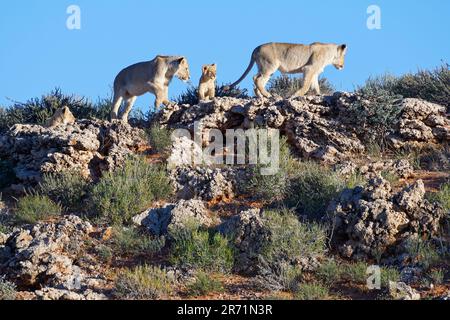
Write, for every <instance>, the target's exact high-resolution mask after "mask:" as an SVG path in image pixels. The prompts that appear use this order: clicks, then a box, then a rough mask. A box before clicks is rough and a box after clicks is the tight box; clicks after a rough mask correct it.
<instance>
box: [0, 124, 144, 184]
mask: <svg viewBox="0 0 450 320" xmlns="http://www.w3.org/2000/svg"><path fill="white" fill-rule="evenodd" d="M146 148H147V142H146V140H145V133H144V131H142V130H140V129H136V128H132V127H131V126H129V125H127V124H124V123H122V122H120V121H115V122H112V123H110V122H107V121H94V120H81V121H77V122H76V123H74V124H65V125H60V126H57V127H54V128H44V127H42V126H39V125H15V126H14V127H12V128H11V130H10V131H8V132H7V133H6V134H5V135H3V136H0V156H1V157H2V158H8V159H10V160H11V161H12V162H13V163H14V171H15V173H16V176H17V177H18V179H19V180H21V181H22V182H37V181H39V180H40V178H41V175H42V174H43V173H58V172H65V171H71V172H77V173H79V174H81V175H83V176H84V177H86V178H91V179H96V178H97V177H98V176H99V175H100V172H101V171H103V170H107V171H112V170H114V169H115V168H116V167H118V166H121V165H122V164H123V162H124V161H125V159H126V158H127V157H128V156H129V155H130V153H133V152H138V151H142V150H143V149H146Z"/></svg>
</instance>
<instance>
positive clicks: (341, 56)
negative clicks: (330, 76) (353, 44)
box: [333, 44, 347, 70]
mask: <svg viewBox="0 0 450 320" xmlns="http://www.w3.org/2000/svg"><path fill="white" fill-rule="evenodd" d="M346 53H347V45H346V44H343V45H340V46H338V48H337V52H336V56H335V57H334V60H333V66H334V67H335V68H336V69H338V70H342V69H344V66H345V54H346Z"/></svg>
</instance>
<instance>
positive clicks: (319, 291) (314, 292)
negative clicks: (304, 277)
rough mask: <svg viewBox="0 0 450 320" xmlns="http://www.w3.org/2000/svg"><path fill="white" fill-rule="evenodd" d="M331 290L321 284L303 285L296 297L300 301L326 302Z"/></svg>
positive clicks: (298, 289)
mask: <svg viewBox="0 0 450 320" xmlns="http://www.w3.org/2000/svg"><path fill="white" fill-rule="evenodd" d="M328 296H329V289H328V288H327V287H325V286H324V285H322V284H320V283H316V282H313V283H301V284H299V285H298V286H297V289H296V290H295V293H294V297H295V298H296V299H298V300H326V299H327V298H328Z"/></svg>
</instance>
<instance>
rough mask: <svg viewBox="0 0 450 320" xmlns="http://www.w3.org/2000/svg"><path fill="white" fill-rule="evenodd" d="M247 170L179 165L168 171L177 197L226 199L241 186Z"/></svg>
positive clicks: (208, 199)
mask: <svg viewBox="0 0 450 320" xmlns="http://www.w3.org/2000/svg"><path fill="white" fill-rule="evenodd" d="M248 175H249V172H248V170H247V169H245V168H239V167H237V168H236V167H221V168H214V167H205V166H204V167H191V166H181V167H178V168H176V169H173V170H172V171H171V172H170V177H171V180H172V181H173V184H174V186H175V190H176V193H177V198H179V199H201V200H203V201H212V202H219V201H226V200H228V199H231V198H233V196H234V194H235V193H237V192H238V191H239V190H241V189H242V188H243V185H242V184H243V182H244V181H245V180H246V179H247V178H248Z"/></svg>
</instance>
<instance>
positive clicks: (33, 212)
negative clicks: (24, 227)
mask: <svg viewBox="0 0 450 320" xmlns="http://www.w3.org/2000/svg"><path fill="white" fill-rule="evenodd" d="M61 212H62V209H61V206H60V205H59V204H57V203H55V202H53V201H52V200H50V198H48V197H47V196H42V195H34V194H31V195H27V196H25V197H22V198H20V199H19V201H18V202H17V208H16V210H15V217H16V219H17V221H18V222H20V223H27V224H34V223H37V222H39V221H41V220H45V219H48V218H52V217H57V216H59V215H60V214H61Z"/></svg>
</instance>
